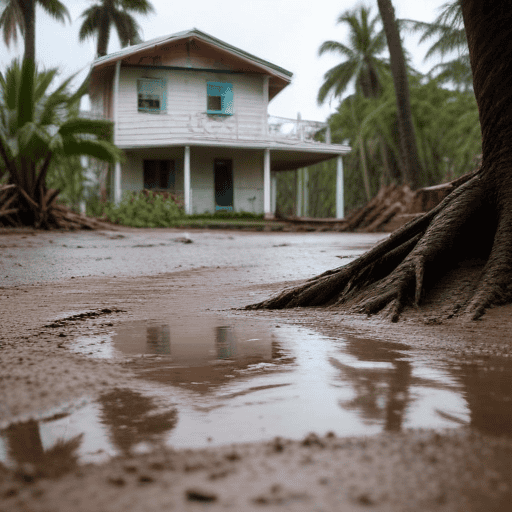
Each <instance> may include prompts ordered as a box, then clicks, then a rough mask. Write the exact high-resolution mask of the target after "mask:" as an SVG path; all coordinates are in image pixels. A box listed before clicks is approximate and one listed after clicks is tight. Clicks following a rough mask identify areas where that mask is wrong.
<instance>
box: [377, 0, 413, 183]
mask: <svg viewBox="0 0 512 512" xmlns="http://www.w3.org/2000/svg"><path fill="white" fill-rule="evenodd" d="M377 3H378V4H379V11H380V17H381V18H382V23H383V24H384V31H385V33H386V39H387V41H388V48H389V56H390V60H391V73H392V75H393V84H394V86H395V95H396V103H397V114H398V131H399V136H400V150H401V151H400V152H401V158H402V161H403V167H404V174H405V176H404V184H407V185H409V186H410V187H411V188H412V189H413V190H414V189H416V188H418V186H419V174H420V159H419V157H418V148H417V147H416V136H415V134H414V125H413V123H412V113H411V101H410V98H409V82H408V79H407V67H406V65H405V57H404V51H403V49H402V42H401V40H400V33H399V32H398V27H397V24H396V19H395V10H394V8H393V4H392V3H391V0H377Z"/></svg>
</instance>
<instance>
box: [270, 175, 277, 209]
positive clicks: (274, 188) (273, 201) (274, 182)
mask: <svg viewBox="0 0 512 512" xmlns="http://www.w3.org/2000/svg"><path fill="white" fill-rule="evenodd" d="M271 176H272V179H271V187H270V204H271V209H272V215H274V216H275V214H276V203H277V176H276V173H275V172H273V173H271Z"/></svg>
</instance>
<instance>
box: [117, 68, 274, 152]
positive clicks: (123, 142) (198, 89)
mask: <svg viewBox="0 0 512 512" xmlns="http://www.w3.org/2000/svg"><path fill="white" fill-rule="evenodd" d="M143 77H149V78H160V79H164V80H165V84H166V88H165V91H166V110H165V111H162V112H160V113H156V114H154V113H146V112H139V111H138V107H137V79H138V78H143ZM214 81H215V82H229V83H232V84H233V91H234V114H233V115H227V116H221V115H208V114H206V84H207V82H214ZM118 106H119V114H118V129H117V138H116V141H117V144H118V145H119V146H121V147H123V146H124V147H133V146H143V145H154V146H157V145H165V144H172V143H173V140H176V139H178V138H183V137H186V138H187V139H190V140H191V141H193V140H194V139H195V140H208V139H212V138H213V139H215V140H226V141H237V140H257V139H260V140H261V139H262V138H263V137H264V136H265V134H266V124H267V112H266V107H267V104H266V101H265V100H264V97H263V76H262V75H241V74H227V73H206V72H202V71H181V70H157V69H155V68H152V69H150V68H126V67H125V68H123V67H122V68H121V74H120V81H119V98H118Z"/></svg>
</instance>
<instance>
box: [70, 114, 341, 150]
mask: <svg viewBox="0 0 512 512" xmlns="http://www.w3.org/2000/svg"><path fill="white" fill-rule="evenodd" d="M79 115H80V117H85V118H87V119H105V117H104V116H103V114H102V113H100V112H94V111H88V110H81V111H80V114H79ZM243 117H244V116H240V115H239V114H238V113H235V114H234V115H233V116H222V117H221V116H212V115H208V114H207V113H205V112H195V113H190V114H182V113H180V114H174V113H172V112H166V113H164V114H159V115H154V114H144V115H142V116H140V118H137V120H136V121H137V122H134V117H133V116H132V115H130V116H126V115H122V116H121V119H120V120H119V124H118V141H119V142H120V143H121V144H123V143H128V144H129V143H134V142H135V141H137V142H140V141H148V142H149V141H151V140H153V139H154V134H155V131H159V132H161V134H162V135H163V134H165V135H166V136H167V137H168V138H169V140H170V141H171V140H173V139H175V140H176V139H181V140H183V139H189V140H191V141H192V140H195V139H197V140H205V139H210V140H211V139H214V140H217V141H219V140H226V141H253V142H262V143H264V141H272V142H278V143H279V142H282V143H285V144H286V143H294V144H301V143H305V144H308V145H309V144H314V145H318V146H321V145H322V144H331V132H330V129H329V125H328V123H325V122H320V121H306V120H303V119H301V118H300V116H298V117H297V118H296V119H290V118H287V117H278V116H270V115H269V116H267V122H266V123H265V122H264V118H263V119H261V124H259V123H255V124H252V125H249V124H247V122H245V123H244V122H243ZM146 131H147V132H148V135H147V136H146V133H145V132H146ZM322 131H323V137H322V139H323V140H322V141H320V140H318V139H317V138H316V137H317V134H318V133H319V132H322Z"/></svg>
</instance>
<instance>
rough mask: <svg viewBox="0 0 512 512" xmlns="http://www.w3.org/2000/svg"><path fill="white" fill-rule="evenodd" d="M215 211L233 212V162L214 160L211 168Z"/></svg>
mask: <svg viewBox="0 0 512 512" xmlns="http://www.w3.org/2000/svg"><path fill="white" fill-rule="evenodd" d="M213 174H214V182H215V185H214V186H215V211H218V210H233V161H232V160H226V159H220V158H216V159H215V161H214V167H213Z"/></svg>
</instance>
